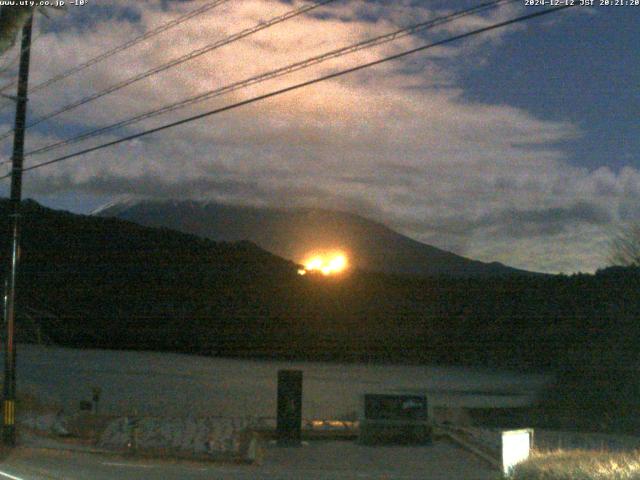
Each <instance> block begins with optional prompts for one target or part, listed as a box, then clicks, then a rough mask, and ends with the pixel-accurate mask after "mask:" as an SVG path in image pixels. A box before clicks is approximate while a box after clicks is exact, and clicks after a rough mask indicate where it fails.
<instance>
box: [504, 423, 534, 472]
mask: <svg viewBox="0 0 640 480" xmlns="http://www.w3.org/2000/svg"><path fill="white" fill-rule="evenodd" d="M532 437H533V430H531V429H523V430H506V431H504V432H502V471H503V472H504V474H505V475H509V474H510V473H511V469H512V468H513V467H514V466H515V465H516V464H518V463H520V462H522V461H523V460H526V459H527V458H529V451H530V450H531V439H532Z"/></svg>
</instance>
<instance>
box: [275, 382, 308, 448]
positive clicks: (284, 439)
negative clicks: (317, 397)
mask: <svg viewBox="0 0 640 480" xmlns="http://www.w3.org/2000/svg"><path fill="white" fill-rule="evenodd" d="M301 429H302V371H301V370H279V371H278V425H277V432H278V445H281V446H299V445H300V441H301V433H302V431H301Z"/></svg>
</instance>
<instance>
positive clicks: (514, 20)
mask: <svg viewBox="0 0 640 480" xmlns="http://www.w3.org/2000/svg"><path fill="white" fill-rule="evenodd" d="M573 6H575V5H563V6H560V7H554V8H550V9H546V10H542V11H538V12H534V13H530V14H527V15H522V16H520V17H516V18H512V19H511V20H506V21H504V22H500V23H496V24H493V25H490V26H488V27H483V28H479V29H476V30H472V31H471V32H467V33H463V34H460V35H456V36H453V37H449V38H447V39H444V40H440V41H437V42H434V43H430V44H427V45H423V46H420V47H416V48H412V49H410V50H405V51H404V52H400V53H397V54H395V55H391V56H388V57H385V58H382V59H379V60H375V61H372V62H368V63H364V64H361V65H358V66H356V67H352V68H349V69H346V70H341V71H339V72H334V73H331V74H328V75H324V76H321V77H317V78H314V79H312V80H307V81H305V82H301V83H297V84H295V85H291V86H289V87H285V88H282V89H279V90H275V91H272V92H269V93H266V94H263V95H258V96H256V97H252V98H249V99H247V100H243V101H240V102H237V103H233V104H230V105H226V106H224V107H220V108H216V109H214V110H210V111H208V112H204V113H200V114H198V115H193V116H191V117H187V118H184V119H182V120H178V121H175V122H171V123H168V124H165V125H162V126H160V127H155V128H151V129H149V130H145V131H143V132H139V133H136V134H133V135H129V136H126V137H123V138H120V139H118V140H113V141H110V142H106V143H103V144H101V145H97V146H95V147H91V148H87V149H84V150H80V151H78V152H74V153H71V154H68V155H63V156H61V157H57V158H54V159H53V160H48V161H46V162H42V163H38V164H36V165H31V166H29V167H26V168H24V169H23V171H29V170H35V169H37V168H41V167H45V166H48V165H52V164H54V163H59V162H62V161H65V160H69V159H71V158H75V157H79V156H81V155H86V154H87V153H92V152H95V151H98V150H102V149H104V148H107V147H111V146H114V145H117V144H119V143H123V142H127V141H129V140H134V139H136V138H140V137H144V136H146V135H150V134H152V133H157V132H160V131H162V130H167V129H169V128H173V127H177V126H179V125H183V124H186V123H191V122H193V121H195V120H199V119H201V118H205V117H209V116H212V115H216V114H219V113H222V112H226V111H229V110H233V109H236V108H239V107H242V106H245V105H249V104H252V103H256V102H259V101H261V100H266V99H268V98H272V97H275V96H278V95H282V94H284V93H288V92H291V91H294V90H299V89H301V88H304V87H308V86H310V85H314V84H316V83H320V82H323V81H326V80H330V79H333V78H337V77H341V76H343V75H347V74H350V73H354V72H357V71H360V70H364V69H366V68H370V67H373V66H377V65H380V64H383V63H386V62H389V61H393V60H397V59H399V58H403V57H406V56H408V55H411V54H413V53H417V52H421V51H424V50H428V49H431V48H434V47H438V46H441V45H445V44H448V43H451V42H454V41H457V40H462V39H464V38H468V37H472V36H474V35H479V34H482V33H486V32H489V31H492V30H496V29H498V28H502V27H506V26H508V25H513V24H515V23H519V22H524V21H527V20H531V19H533V18H536V17H541V16H543V15H547V14H550V13H553V12H558V11H561V10H565V9H567V8H571V7H573ZM5 178H8V177H7V176H6V175H5V176H3V177H0V180H2V179H5Z"/></svg>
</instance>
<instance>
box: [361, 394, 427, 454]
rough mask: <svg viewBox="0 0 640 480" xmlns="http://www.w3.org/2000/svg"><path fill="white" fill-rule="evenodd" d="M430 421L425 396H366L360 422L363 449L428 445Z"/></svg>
mask: <svg viewBox="0 0 640 480" xmlns="http://www.w3.org/2000/svg"><path fill="white" fill-rule="evenodd" d="M431 432H432V428H431V421H430V419H429V409H428V402H427V397H426V396H424V395H395V394H366V395H364V397H363V413H362V415H361V418H360V436H359V442H360V443H361V444H363V445H427V444H430V443H431Z"/></svg>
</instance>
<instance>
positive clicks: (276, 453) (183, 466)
mask: <svg viewBox="0 0 640 480" xmlns="http://www.w3.org/2000/svg"><path fill="white" fill-rule="evenodd" d="M495 478H496V472H495V471H492V470H491V469H490V468H488V467H487V466H486V465H485V464H484V463H483V462H482V461H480V460H478V459H476V458H475V457H474V456H472V455H471V454H469V453H467V452H466V451H463V450H460V449H458V448H457V447H455V446H453V445H451V444H449V443H445V442H437V443H435V444H434V445H432V446H429V447H364V446H360V445H356V444H354V443H352V442H334V441H332V442H329V441H327V442H313V443H311V444H309V445H306V446H303V447H301V448H278V447H275V446H270V447H268V448H267V450H266V454H265V458H264V460H263V462H262V464H261V465H213V464H207V463H196V462H171V461H155V460H154V461H150V460H138V459H131V458H121V457H116V456H111V455H101V454H89V453H81V452H69V451H60V450H48V449H47V450H44V449H34V448H21V449H18V450H15V451H14V452H13V453H11V454H10V455H9V456H8V457H7V458H5V459H4V460H3V461H1V462H0V480H6V479H8V480H115V479H118V480H119V479H126V480H178V479H180V480H182V479H184V480H204V479H207V480H218V479H219V480H350V479H354V480H393V479H397V480H430V479H433V480H440V479H442V480H445V479H446V480H456V479H461V480H493V479H495Z"/></svg>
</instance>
